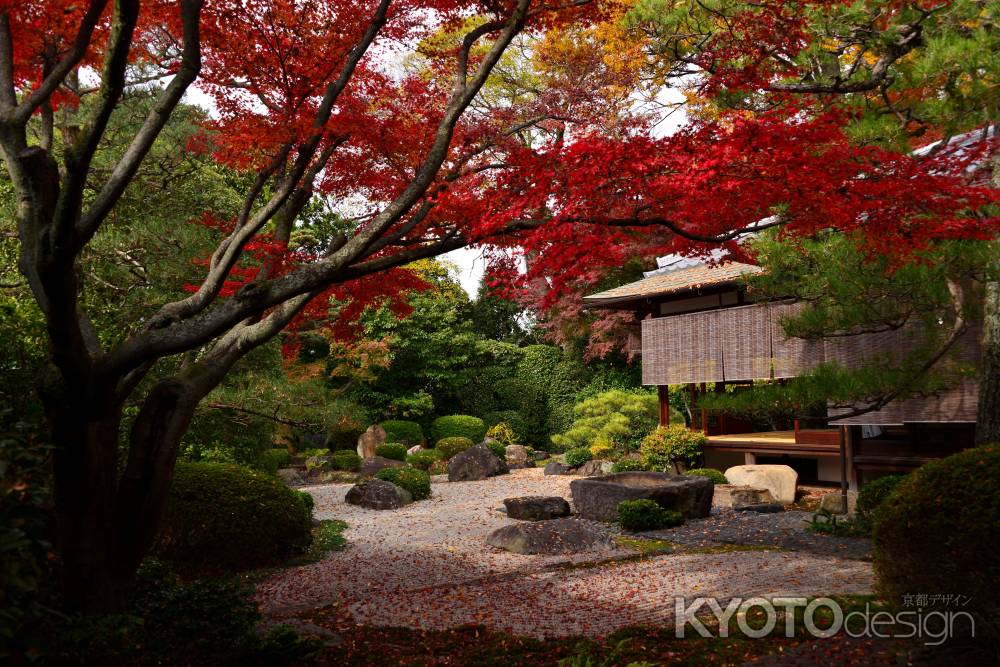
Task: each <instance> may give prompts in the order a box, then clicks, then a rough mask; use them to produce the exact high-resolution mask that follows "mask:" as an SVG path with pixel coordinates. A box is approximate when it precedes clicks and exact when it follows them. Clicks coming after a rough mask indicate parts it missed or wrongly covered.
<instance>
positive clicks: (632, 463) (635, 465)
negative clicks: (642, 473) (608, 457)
mask: <svg viewBox="0 0 1000 667" xmlns="http://www.w3.org/2000/svg"><path fill="white" fill-rule="evenodd" d="M636 470H647V468H646V464H645V463H643V462H642V461H640V460H639V459H621V460H620V461H615V462H614V464H613V465H612V466H611V472H632V471H636Z"/></svg>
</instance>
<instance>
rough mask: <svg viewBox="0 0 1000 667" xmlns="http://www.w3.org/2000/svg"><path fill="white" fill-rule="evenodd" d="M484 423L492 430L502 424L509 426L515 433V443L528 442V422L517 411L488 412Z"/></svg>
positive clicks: (484, 416)
mask: <svg viewBox="0 0 1000 667" xmlns="http://www.w3.org/2000/svg"><path fill="white" fill-rule="evenodd" d="M483 421H484V422H486V426H487V427H488V428H492V427H494V426H496V425H497V424H500V423H504V424H507V426H509V427H510V428H511V430H512V431H514V441H515V442H527V441H528V422H527V421H525V419H524V417H522V416H521V413H520V412H517V411H516V410H500V411H498V412H488V413H486V414H485V415H483Z"/></svg>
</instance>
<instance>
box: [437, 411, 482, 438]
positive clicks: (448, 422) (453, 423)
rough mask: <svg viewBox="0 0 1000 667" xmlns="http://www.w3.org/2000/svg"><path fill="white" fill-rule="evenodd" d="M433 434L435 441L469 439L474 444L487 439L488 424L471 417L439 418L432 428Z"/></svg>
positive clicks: (452, 416) (450, 416)
mask: <svg viewBox="0 0 1000 667" xmlns="http://www.w3.org/2000/svg"><path fill="white" fill-rule="evenodd" d="M431 434H432V435H433V436H434V439H435V440H441V439H443V438H468V439H469V440H471V441H472V442H473V443H477V442H482V441H483V438H485V437H486V422H484V421H483V420H482V419H480V418H479V417H473V416H471V415H449V416H447V417H438V418H437V419H435V420H434V424H433V425H432V426H431Z"/></svg>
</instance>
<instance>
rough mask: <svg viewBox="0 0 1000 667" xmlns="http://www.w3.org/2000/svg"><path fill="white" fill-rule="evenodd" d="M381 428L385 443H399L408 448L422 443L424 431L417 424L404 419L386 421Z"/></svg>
mask: <svg viewBox="0 0 1000 667" xmlns="http://www.w3.org/2000/svg"><path fill="white" fill-rule="evenodd" d="M381 426H382V428H383V429H385V440H386V442H401V443H403V444H404V445H406V446H407V448H410V447H413V446H414V445H419V444H421V443H423V441H424V430H423V429H422V428H420V424H418V423H417V422H411V421H407V420H405V419H386V420H385V421H384V422H382V424H381Z"/></svg>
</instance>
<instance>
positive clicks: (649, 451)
mask: <svg viewBox="0 0 1000 667" xmlns="http://www.w3.org/2000/svg"><path fill="white" fill-rule="evenodd" d="M706 442H708V438H706V437H705V434H704V433H702V432H701V431H692V430H691V429H689V428H688V427H687V426H683V425H681V424H672V425H670V426H657V427H656V429H655V430H654V431H653V432H652V433H650V434H649V435H647V436H646V437H645V438H643V440H642V445H641V446H640V447H639V455H640V456H641V457H642V461H643V463H645V464H646V466H648V468H649V469H650V470H656V471H659V472H674V471H676V470H677V468H678V467H679V466H693V465H696V464H697V463H698V461H700V460H701V455H702V448H703V447H704V446H705V443H706Z"/></svg>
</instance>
